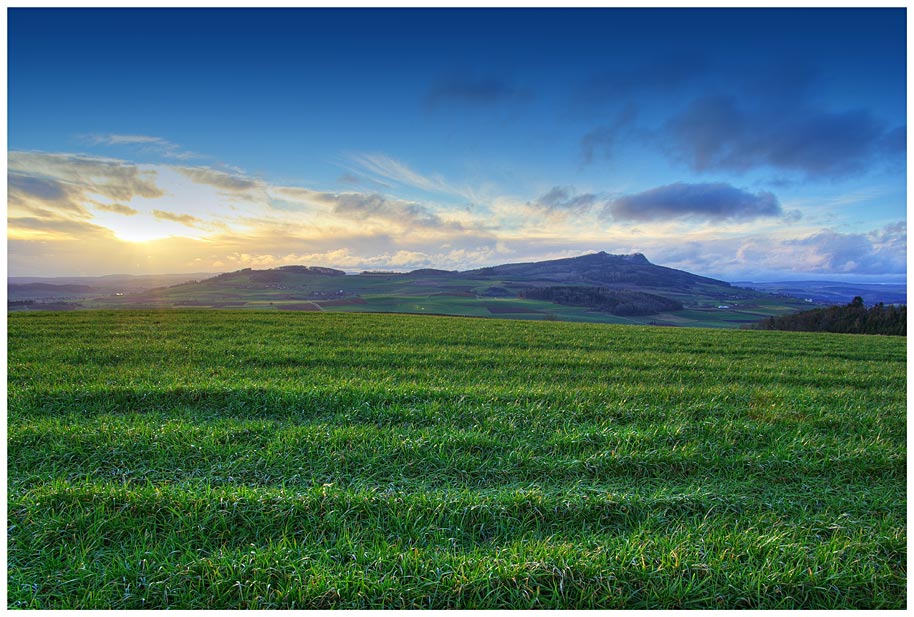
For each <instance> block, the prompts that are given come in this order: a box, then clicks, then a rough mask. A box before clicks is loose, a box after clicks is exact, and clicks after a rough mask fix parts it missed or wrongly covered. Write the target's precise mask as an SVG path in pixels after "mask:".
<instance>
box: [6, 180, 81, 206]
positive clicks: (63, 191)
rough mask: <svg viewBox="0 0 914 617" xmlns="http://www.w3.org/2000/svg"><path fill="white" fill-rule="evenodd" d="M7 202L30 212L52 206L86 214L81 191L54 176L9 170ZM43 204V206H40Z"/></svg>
mask: <svg viewBox="0 0 914 617" xmlns="http://www.w3.org/2000/svg"><path fill="white" fill-rule="evenodd" d="M6 186H7V204H8V206H9V207H10V208H21V209H25V210H29V211H31V212H34V211H36V209H42V210H44V209H46V208H47V207H53V208H54V209H55V210H57V211H60V210H64V211H68V212H69V213H70V214H75V215H78V216H81V217H86V216H88V214H89V213H88V211H87V210H86V209H85V208H84V207H83V205H82V203H81V202H82V201H83V199H82V198H83V195H82V193H83V191H81V190H80V188H79V187H77V186H72V185H70V184H68V183H65V182H61V181H60V180H57V179H55V178H48V177H44V176H32V175H28V174H24V173H16V172H12V171H11V172H10V173H9V174H8V175H7V180H6ZM42 206H44V208H42Z"/></svg>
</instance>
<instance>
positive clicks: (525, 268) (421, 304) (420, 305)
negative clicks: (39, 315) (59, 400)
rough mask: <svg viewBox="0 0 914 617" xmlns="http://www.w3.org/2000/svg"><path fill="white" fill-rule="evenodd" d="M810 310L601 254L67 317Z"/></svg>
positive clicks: (287, 286) (295, 272)
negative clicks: (137, 312)
mask: <svg viewBox="0 0 914 617" xmlns="http://www.w3.org/2000/svg"><path fill="white" fill-rule="evenodd" d="M808 306H809V304H808V303H805V302H803V301H801V300H797V299H791V298H784V297H776V296H773V295H771V294H767V293H764V292H759V291H754V290H749V289H743V288H739V287H734V286H732V285H730V284H729V283H727V282H725V281H720V280H716V279H712V278H708V277H703V276H698V275H695V274H692V273H689V272H685V271H683V270H676V269H673V268H667V267H664V266H659V265H656V264H653V263H651V262H650V261H649V260H648V259H647V258H646V257H645V256H644V255H642V254H640V253H636V254H633V255H612V254H608V253H605V252H600V253H594V254H588V255H582V256H580V257H572V258H566V259H555V260H548V261H539V262H529V263H511V264H503V265H498V266H491V267H486V268H479V269H475V270H467V271H448V270H440V269H434V268H423V269H419V270H414V271H412V272H405V273H403V272H367V271H366V272H362V273H360V274H346V273H345V272H343V271H342V270H337V269H333V268H326V267H319V266H303V265H302V266H283V267H279V268H274V269H269V270H253V269H250V268H246V269H243V270H238V271H235V272H227V273H224V274H219V275H217V276H213V277H210V278H205V279H202V280H192V281H186V282H183V283H180V284H177V285H171V286H168V287H160V288H156V289H149V290H144V291H140V292H135V293H122V294H119V295H113V294H110V293H108V294H98V295H97V296H95V297H89V298H86V299H84V300H82V301H80V302H77V303H72V304H71V305H70V306H69V308H177V307H209V308H239V309H271V310H296V311H347V312H352V311H359V312H393V313H426V314H444V315H463V316H473V317H500V318H508V319H536V320H550V321H584V322H602V323H638V324H654V325H668V326H689V325H691V326H715V327H738V326H740V325H742V324H745V323H752V322H755V321H758V320H760V319H763V318H765V317H769V316H772V315H775V316H776V315H782V314H786V313H792V312H795V311H798V310H802V309H804V308H808ZM14 308H21V309H23V310H34V309H35V308H42V307H41V306H40V305H38V304H35V305H31V306H21V307H14Z"/></svg>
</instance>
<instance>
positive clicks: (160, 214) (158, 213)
mask: <svg viewBox="0 0 914 617" xmlns="http://www.w3.org/2000/svg"><path fill="white" fill-rule="evenodd" d="M152 216H154V217H156V218H157V219H159V220H162V221H173V222H175V223H181V224H182V225H187V226H188V227H195V226H196V225H197V224H199V223H201V222H202V221H201V220H200V219H198V218H197V217H195V216H191V215H190V214H175V213H174V212H166V211H164V210H153V211H152Z"/></svg>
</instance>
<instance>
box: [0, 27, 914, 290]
mask: <svg viewBox="0 0 914 617" xmlns="http://www.w3.org/2000/svg"><path fill="white" fill-rule="evenodd" d="M8 33H9V34H8V41H9V65H8V75H9V82H8V84H9V87H8V114H9V117H8V144H9V156H8V159H9V160H8V173H9V181H8V191H9V196H8V208H9V213H8V247H9V248H8V251H9V253H8V263H9V271H10V274H11V275H36V276H41V275H46V276H52V275H80V274H84V275H96V274H106V273H112V272H127V273H146V272H218V271H226V270H233V269H238V268H242V267H258V268H261V267H274V266H279V265H286V264H290V263H304V264H308V265H327V266H334V267H342V268H344V269H347V270H353V271H356V270H361V269H366V268H371V269H374V268H383V269H400V270H407V269H413V268H420V267H429V266H434V267H444V268H455V269H456V268H460V269H463V268H471V267H478V266H481V265H492V264H496V263H505V262H511V261H529V260H534V259H548V258H556V257H565V256H572V255H577V254H581V253H585V252H591V251H599V250H606V251H607V252H612V253H628V252H635V251H639V252H643V253H645V254H646V255H647V257H648V258H649V259H651V260H652V261H653V262H655V263H658V264H662V265H667V266H671V267H676V268H683V269H686V270H690V271H693V272H696V273H698V274H702V275H706V276H714V277H718V278H723V279H725V280H778V279H796V278H818V279H823V278H832V279H843V280H861V281H862V280H868V281H883V280H884V281H901V280H904V279H905V274H906V266H905V262H906V246H907V243H906V236H907V232H906V159H905V149H906V117H907V109H906V98H905V97H906V67H905V59H906V17H905V11H904V9H872V10H864V9H812V10H791V9H754V10H748V9H739V10H736V9H731V10H727V9H679V10H673V9H641V10H623V9H592V10H547V9H530V10H521V9H505V10H482V9H479V10H477V9H453V10H441V9H436V10H412V9H402V10H392V9H377V10H370V9H320V10H318V9H299V10H295V9H289V10H247V9H237V10H219V9H200V10H169V9H151V10H136V9H133V10H114V9H92V10H90V9H70V10H63V9H10V10H9V13H8Z"/></svg>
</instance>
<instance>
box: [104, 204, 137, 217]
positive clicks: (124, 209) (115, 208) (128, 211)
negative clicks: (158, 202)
mask: <svg viewBox="0 0 914 617" xmlns="http://www.w3.org/2000/svg"><path fill="white" fill-rule="evenodd" d="M95 207H96V208H98V209H99V210H105V211H106V212H114V213H115V214H123V215H124V216H133V215H135V214H139V213H140V211H139V210H134V209H133V208H131V207H130V206H125V205H124V204H97V205H96V206H95Z"/></svg>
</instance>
